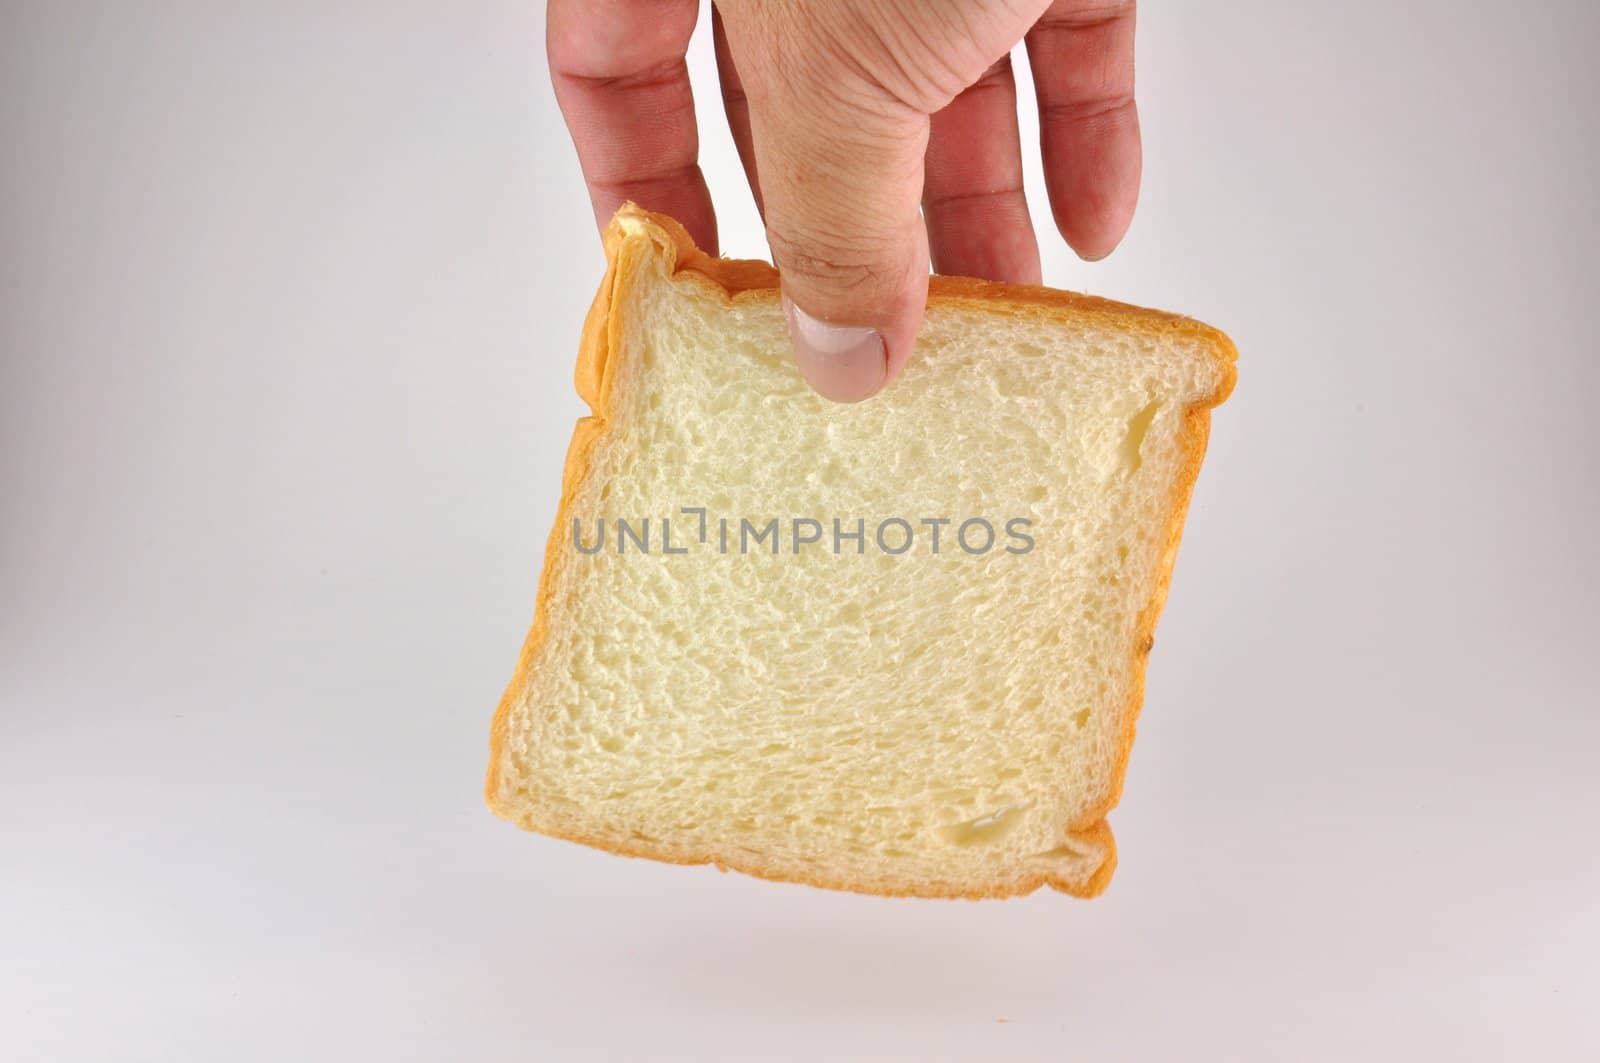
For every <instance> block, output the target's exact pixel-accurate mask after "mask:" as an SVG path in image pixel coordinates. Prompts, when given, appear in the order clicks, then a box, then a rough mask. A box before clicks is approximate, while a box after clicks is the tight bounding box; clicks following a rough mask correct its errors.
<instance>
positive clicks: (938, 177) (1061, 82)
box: [547, 0, 1140, 401]
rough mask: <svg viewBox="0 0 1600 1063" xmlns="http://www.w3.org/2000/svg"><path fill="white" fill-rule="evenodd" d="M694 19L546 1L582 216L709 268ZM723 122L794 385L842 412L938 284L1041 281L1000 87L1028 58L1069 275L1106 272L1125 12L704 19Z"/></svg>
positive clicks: (1110, 4)
mask: <svg viewBox="0 0 1600 1063" xmlns="http://www.w3.org/2000/svg"><path fill="white" fill-rule="evenodd" d="M698 13H699V2H698V0H550V3H549V11H548V18H547V47H548V49H549V55H550V69H551V75H552V78H553V80H554V82H555V89H556V97H557V100H558V101H559V103H560V105H561V110H562V113H563V114H564V115H565V116H566V120H567V127H568V129H570V130H571V132H572V139H573V142H574V143H575V144H576V146H577V149H578V158H579V162H580V164H581V165H582V167H583V173H584V178H585V180H586V181H587V182H588V186H589V198H590V200H591V202H592V204H593V206H594V212H595V218H596V220H597V221H598V222H599V224H600V225H602V226H604V225H605V223H606V222H607V221H608V220H609V219H610V217H611V215H612V213H613V212H614V211H615V210H616V208H617V207H618V206H620V205H621V204H622V203H623V202H624V201H625V200H630V199H631V200H633V201H634V202H636V203H638V204H639V205H640V206H643V207H645V208H647V209H650V210H656V211H660V212H662V213H666V214H670V215H672V216H673V217H675V218H677V219H678V220H679V221H681V222H682V223H683V224H684V225H685V227H687V228H688V230H689V233H690V234H691V235H692V236H693V237H694V239H695V241H696V242H697V243H698V244H699V245H700V246H701V247H702V248H704V249H705V250H706V251H708V252H710V253H713V254H715V253H716V251H717V228H716V216H715V214H714V212H713V210H712V206H711V197H710V194H709V193H708V192H707V189H706V183H705V178H704V177H703V176H702V174H701V172H700V167H699V164H698V162H697V159H698V154H699V140H698V132H697V130H696V126H695V115H694V101H693V97H692V94H691V90H690V85H689V76H688V67H687V66H686V64H685V62H684V55H685V52H686V50H687V48H688V44H689V37H690V34H691V33H692V32H693V30H694V25H695V19H696V17H697V15H698ZM713 18H714V19H715V24H714V26H713V30H714V33H715V38H716V51H717V65H718V68H719V72H720V76H721V82H722V95H723V103H724V108H725V110H726V112H727V116H728V124H729V126H730V127H731V128H732V131H733V138H734V142H735V144H736V145H737V146H738V149H739V157H740V159H741V160H742V161H743V163H744V169H745V174H746V176H747V177H748V178H749V181H750V187H751V190H752V191H753V192H754V193H755V197H756V205H757V207H758V208H760V210H761V214H762V219H763V221H764V222H765V223H766V227H767V239H768V242H769V244H770V246H771V248H772V256H773V262H774V264H775V265H776V266H777V267H778V271H779V275H780V277H781V278H782V281H781V283H782V287H783V302H784V312H785V314H786V315H787V317H788V320H789V329H790V334H791V336H792V337H793V339H794V345H795V356H796V359H797V361H798V362H799V365H800V370H801V372H802V373H803V374H804V375H805V378H806V379H807V380H808V381H809V382H810V383H811V385H812V387H814V388H815V389H816V390H817V391H818V392H820V393H821V394H822V395H824V396H826V397H828V398H830V399H835V400H838V401H856V400H859V399H863V398H866V397H868V396H870V395H872V394H874V393H876V392H877V391H878V390H879V389H880V388H881V387H882V386H883V385H884V383H885V382H886V381H887V380H889V379H892V378H893V377H894V376H895V375H896V374H897V373H898V372H899V371H900V369H901V368H902V367H903V366H904V365H905V362H906V359H907V358H908V357H909V356H910V354H911V349H912V346H913V344H914V342H915V339H916V335H917V330H918V327H919V326H920V325H921V322H922V314H923V309H924V305H925V303H926V301H927V291H928V266H929V259H930V254H931V258H932V265H933V268H934V269H936V270H937V271H938V272H940V273H954V274H963V275H967V276H974V277H983V278H987V279H990V280H1001V281H1013V282H1019V283H1032V284H1036V283H1038V282H1039V278H1040V273H1039V247H1038V243H1037V241H1036V239H1035V237H1034V233H1033V227H1032V223H1031V222H1030V221H1029V218H1028V209H1027V204H1026V202H1025V201H1024V198H1023V187H1022V161H1021V148H1020V142H1019V134H1018V132H1017V117H1016V83H1015V80H1014V79H1013V77H1012V72H1011V65H1010V61H1009V58H1008V56H1009V54H1010V51H1011V49H1012V48H1013V47H1014V46H1015V45H1016V44H1017V42H1018V41H1023V40H1025V41H1026V43H1027V48H1028V58H1029V62H1030V65H1031V66H1032V69H1033V79H1034V89H1035V92H1036V94H1037V96H1038V103H1039V126H1040V134H1039V135H1040V147H1041V152H1042V156H1043V161H1044V171H1045V187H1046V188H1047V190H1048V192H1049V196H1050V206H1051V210H1052V213H1053V215H1054V217H1055V222H1056V226H1057V228H1059V229H1060V231H1061V234H1062V236H1064V237H1065V238H1066V240H1067V243H1068V244H1070V245H1071V246H1072V247H1073V249H1074V250H1076V251H1077V253H1078V254H1079V255H1081V256H1082V257H1084V258H1086V259H1097V258H1101V257H1103V256H1105V255H1106V254H1108V253H1110V251H1111V250H1112V249H1113V248H1114V247H1116V245H1117V242H1118V241H1119V240H1121V238H1122V235H1123V233H1124V232H1126V231H1127V228H1128V223H1129V222H1130V221H1131V220H1132V217H1133V208H1134V203H1135V201H1136V199H1137V198H1138V188H1139V160H1140V149H1139V121H1138V114H1137V111H1136V110H1135V107H1134V101H1133V24H1134V4H1133V0H1125V2H1116V0H1106V2H1096V0H1055V2H1054V3H1051V2H1049V0H1018V2H1009V3H1008V2H1004V0H920V2H917V3H896V2H893V0H809V2H808V0H721V2H720V3H719V4H718V5H717V7H716V9H715V10H714V12H713Z"/></svg>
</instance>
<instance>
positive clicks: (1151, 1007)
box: [0, 0, 1600, 1061]
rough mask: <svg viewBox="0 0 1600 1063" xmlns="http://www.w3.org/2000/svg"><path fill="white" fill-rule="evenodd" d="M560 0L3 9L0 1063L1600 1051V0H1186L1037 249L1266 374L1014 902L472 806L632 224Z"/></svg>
mask: <svg viewBox="0 0 1600 1063" xmlns="http://www.w3.org/2000/svg"><path fill="white" fill-rule="evenodd" d="M538 8H539V5H538V4H537V3H534V2H520V3H509V2H506V3H493V2H476V3H459V4H455V3H452V4H446V3H434V4H425V3H420V2H398V0H390V2H385V3H377V2H373V3H351V4H325V3H309V2H280V3H265V2H261V3H201V2H198V0H196V2H188V3H179V2H168V3H156V2H138V3H135V2H131V0H124V2H104V3H92V2H71V0H65V2H59V3H48V2H43V0H40V2H36V3H17V2H14V0H9V2H4V3H0V182H3V184H0V345H3V346H0V350H3V361H0V371H3V378H0V536H3V538H0V1057H3V1058H5V1059H7V1060H19V1061H20V1060H35V1059H37V1060H111V1059H115V1060H121V1059H141V1060H143V1059H148V1060H163V1061H165V1060H189V1059H196V1060H200V1059H206V1060H209V1059H235V1060H246V1059H390V1060H405V1059H428V1060H435V1059H473V1058H487V1057H489V1056H490V1055H491V1054H492V1055H493V1057H494V1058H500V1059H518V1058H526V1059H530V1060H532V1059H567V1058H585V1057H607V1056H609V1057H613V1058H628V1057H632V1058H641V1057H643V1056H644V1055H646V1054H650V1055H660V1054H666V1055H686V1056H690V1057H694V1058H714V1057H718V1056H724V1055H725V1056H728V1057H732V1058H738V1057H745V1058H748V1057H750V1056H751V1055H759V1054H771V1055H774V1056H778V1057H793V1058H816V1057H818V1056H823V1055H825V1056H826V1057H828V1058H832V1057H841V1058H853V1057H858V1056H878V1057H885V1056H888V1057H902V1056H903V1057H906V1058H924V1059H926V1058H946V1057H951V1058H959V1057H970V1058H985V1059H997V1058H1037V1059H1062V1058H1070V1057H1083V1058H1134V1059H1140V1058H1151V1059H1175V1058H1182V1059H1223V1058H1227V1059H1287V1058H1294V1059H1330V1060H1335V1059H1348V1058H1351V1057H1358V1058H1369V1059H1383V1058H1412V1059H1417V1058H1451V1059H1494V1058H1519V1059H1524V1058H1539V1059H1592V1058H1596V1052H1597V1051H1600V1045H1597V1036H1596V1022H1595V1012H1594V1008H1595V999H1596V994H1597V993H1600V973H1597V972H1600V959H1597V949H1600V843H1597V834H1600V831H1597V824H1596V819H1597V815H1596V813H1597V811H1600V782H1597V775H1596V769H1595V758H1596V754H1597V752H1600V741H1597V740H1600V698H1597V696H1596V693H1595V689H1594V687H1593V685H1592V677H1593V674H1594V671H1593V662H1594V659H1595V652H1596V651H1595V641H1596V634H1597V631H1596V623H1595V619H1594V618H1595V605H1594V602H1595V597H1596V593H1597V591H1600V579H1597V565H1596V561H1595V559H1594V548H1595V542H1596V533H1595V530H1594V524H1595V521H1596V518H1597V517H1600V501H1597V495H1600V444H1597V442H1596V436H1595V431H1594V428H1593V424H1592V418H1593V413H1592V410H1593V407H1594V403H1595V398H1596V394H1597V390H1600V388H1597V385H1600V367H1597V351H1596V344H1595V341H1594V338H1593V336H1594V332H1593V325H1592V317H1593V311H1594V305H1595V298H1596V295H1597V290H1596V275H1595V269H1594V266H1593V259H1594V248H1595V247H1596V246H1597V238H1600V225H1597V210H1596V205H1595V193H1594V189H1595V184H1596V173H1595V170H1596V161H1597V155H1596V147H1597V145H1596V128H1597V122H1596V119H1597V107H1596V99H1597V88H1600V86H1597V83H1596V82H1597V75H1596V73H1595V67H1594V64H1593V60H1592V53H1593V51H1594V47H1593V46H1594V43H1595V40H1596V36H1597V34H1596V30H1597V21H1600V20H1597V17H1596V12H1595V9H1594V7H1593V6H1592V5H1591V4H1588V3H1582V2H1571V3H1545V4H1529V5H1522V6H1517V5H1504V4H1472V3H1466V4H1463V3H1458V2H1448V3H1447V2H1443V0H1438V2H1426V3H1411V4H1391V3H1380V2H1352V3H1341V4H1294V3H1252V2H1247V0H1235V2H1220V0H1218V2H1210V3H1204V4H1190V3H1177V2H1171V0H1169V2H1165V3H1160V2H1152V3H1148V4H1146V5H1145V8H1144V12H1143V17H1142V20H1141V29H1140V42H1139V60H1140V71H1139V77H1140V99H1141V112H1142V115H1143V118H1144V129H1145V145H1146V166H1145V184H1144V193H1143V199H1142V202H1141V204H1140V209H1139V214H1138V217H1137V219H1136V220H1135V223H1134V226H1133V230H1132V233H1131V235H1130V236H1129V238H1128V241H1127V243H1126V244H1125V245H1124V246H1123V248H1122V249H1121V250H1120V251H1119V252H1118V253H1117V254H1116V255H1114V256H1113V257H1112V259H1111V260H1110V261H1108V262H1106V263H1104V264H1100V265H1094V266H1090V265H1085V264H1082V263H1079V262H1077V261H1076V260H1075V259H1073V258H1071V257H1070V255H1069V254H1068V253H1067V252H1066V250H1065V249H1064V248H1063V247H1062V246H1061V245H1060V243H1059V241H1058V240H1056V239H1055V238H1054V237H1053V235H1048V234H1050V232H1051V230H1050V228H1049V214H1048V211H1047V209H1046V207H1045V200H1044V197H1043V192H1042V188H1041V187H1040V186H1039V184H1038V182H1037V181H1035V182H1034V184H1033V186H1032V188H1031V189H1030V191H1031V193H1032V201H1033V205H1034V212H1035V216H1036V218H1037V220H1038V222H1039V224H1040V230H1041V233H1042V234H1047V238H1046V239H1044V240H1043V243H1044V245H1045V247H1046V262H1045V276H1046V278H1047V280H1048V281H1049V282H1050V283H1052V284H1055V285H1058V286H1064V287H1074V288H1081V289H1088V290H1091V291H1094V292H1098V293H1102V294H1107V295H1111V296H1115V297H1121V298H1125V299H1129V300H1132V301H1137V302H1144V303H1148V304H1152V305H1157V306H1163V307H1168V308H1171V309H1178V310H1183V311H1186V312H1189V313H1192V314H1194V315H1196V316H1198V317H1201V318H1204V319H1206V320H1208V321H1211V322H1213V323H1215V324H1217V325H1219V326H1221V327H1223V328H1224V329H1226V330H1227V331H1229V332H1230V333H1231V334H1232V335H1233V336H1234V338H1235V339H1236V341H1237V342H1238V345H1239V348H1240V351H1241V352H1242V357H1241V362H1240V384H1239V389H1238V391H1237V392H1236V394H1235V396H1234V398H1233V399H1232V400H1231V401H1230V403H1229V404H1228V405H1227V406H1225V407H1224V408H1223V409H1222V410H1221V411H1219V413H1218V415H1217V417H1216V420H1215V435H1214V439H1213V446H1212V451H1211V455H1210V457H1209V459H1208V462H1207V465H1206V468H1205V471H1204V473H1203V474H1202V476H1201V480H1200V485H1199V490H1198V494H1197V496H1196V500H1195V505H1194V508H1193V511H1192V513H1191V515H1190V522H1189V530H1188V534H1187V538H1186V540H1185V543H1184V549H1183V553H1182V556H1181V558H1180V560H1179V564H1178V570H1177V575H1176V580H1175V582H1174V586H1173V594H1172V599H1171V604H1170V606H1169V608H1168V611H1167V614H1166V616H1165V619H1164V621H1163V623H1162V625H1161V628H1160V631H1159V634H1158V638H1157V649H1156V651H1155V654H1154V657H1153V660H1152V667H1151V671H1150V677H1149V679H1150V682H1149V698H1148V701H1147V703H1146V707H1145V711H1144V716H1143V718H1142V721H1141V729H1140V736H1139V742H1138V744H1137V746H1136V747H1135V751H1134V756H1133V761H1132V766H1131V772H1130V775H1129V778H1128V787H1127V793H1126V798H1125V800H1124V801H1123V804H1122V806H1121V808H1119V809H1118V810H1117V812H1116V813H1115V814H1114V815H1113V817H1112V822H1113V824H1114V826H1115V828H1116V831H1117V834H1118V837H1119V839H1120V842H1121V848H1122V856H1123V860H1122V866H1121V868H1120V870H1119V871H1118V873H1117V877H1116V880H1115V882H1114V883H1113V885H1112V888H1111V891H1110V892H1109V893H1108V894H1107V895H1106V896H1105V897H1103V898H1101V899H1100V900H1097V901H1094V902H1090V903H1084V902H1080V901H1074V900H1071V899H1069V898H1066V897H1063V896H1059V895H1056V894H1053V893H1049V892H1044V893H1040V894H1036V895H1034V896H1032V897H1029V898H1027V899H1024V900H1017V901H1010V902H1005V903H982V904H973V903H944V902H906V901H892V900H883V899H874V898H863V897H855V896H848V895H841V894H830V893H824V892H819V891H815V890H811V889H807V888H803V887H795V886H781V885H773V884H768V883H762V882H758V881H755V880H751V879H746V878H742V877H738V876H732V875H720V874H718V873H716V872H715V871H713V870H710V869H706V868H696V869H685V868H677V867H669V866H663V865H657V864H652V863H647V862H643V861H636V860H624V859H620V858H617V857H612V856H607V855H604V854H602V853H598V852H593V851H590V850H587V849H583V848H579V847H577V846H574V845H569V844H564V843H560V842H555V841H551V840H547V839H543V838H539V837H535V836H532V835H526V834H523V833H521V832H519V831H516V830H515V829H513V828H512V827H510V826H508V825H506V824H504V823H501V822H499V821H497V820H495V819H493V818H492V817H491V816H490V815H489V813H488V812H487V811H485V809H484V807H483V802H482V797H481V781H482V774H483V769H484V765H485V757H486V751H487V738H488V724H489V717H490V714H491V710H492V709H493V706H494V704H495V701H496V699H497V698H498V696H499V694H500V692H501V689H502V685H503V684H504V683H505V681H506V680H507V678H508V677H509V675H510V672H511V667H512V664H513V662H514V660H515V657H516V653H517V649H518V647H519V645H520V643H521V640H522V637H523V634H524V629H525V627H526V624H527V622H528V619H529V617H530V615H531V612H532V606H533V598H534V587H535V581H536V578H537V573H538V567H539V551H540V548H541V545H542V543H543V541H544V536H545V534H546V532H547V530H548V528H549V526H550V522H551V520H552V518H553V513H554V503H555V500H556V496H557V488H558V483H559V473H560V467H561V460H562V455H563V452H564V450H565V446H566V441H567V438H568V434H569V431H570V428H571V423H572V421H573V419H574V418H575V417H576V416H577V415H578V414H579V413H580V412H581V410H580V405H579V403H578V401H577V399H576V398H575V397H574V394H573V390H572V385H571V368H572V361H573V356H574V353H575V348H576V341H577V336H578V329H579V325H580V322H581V319H582V314H583V311H584V309H585V308H586V306H587V304H588V301H589V298H590V296H591V294H592V291H593V287H594V285H595V283H596V282H597V280H598V277H599V271H600V268H601V257H600V252H599V247H598V242H597V240H596V239H595V234H594V233H593V231H592V228H591V221H590V216H589V208H588V205H587V202H586V199H585V197H584V193H583V188H582V185H581V183H580V180H579V178H578V173H577V168H576V163H575V160H574V157H573V153H572V150H571V147H570V145H569V143H568V140H567V137H566V133H565V130H564V128H563V126H562V123H561V120H560V117H559V115H558V113H557V111H556V109H555V106H554V103H553V102H552V99H551V95H550V92H549V89H548V83H547V75H546V71H545V65H544V59H543V53H542V45H541V41H542V26H541V23H540V15H539V10H538ZM704 29H705V27H704V26H703V27H702V30H704ZM693 65H694V68H695V73H696V75H697V76H698V77H699V78H700V79H701V80H700V84H701V85H702V86H703V87H704V88H705V89H706V91H704V92H703V93H702V100H701V117H702V126H703V130H704V158H705V163H706V166H707V170H708V174H709V178H710V181H711V185H712V188H713V192H714V194H715V195H716V196H717V198H718V200H719V202H720V203H721V204H722V207H723V211H722V220H723V233H724V247H725V250H727V251H728V252H730V253H733V254H742V255H761V254H764V247H763V244H762V241H761V238H760V231H759V227H758V225H757V222H756V217H755V213H754V210H753V209H752V207H751V206H750V202H749V198H748V195H747V193H746V191H745V189H744V187H743V180H742V176H741V174H740V172H739V169H738V166H737V163H736V160H735V158H734V154H733V149H732V145H731V142H730V141H729V139H728V137H727V133H726V129H725V127H724V126H723V125H722V123H721V113H720V103H719V101H718V100H717V99H716V97H715V94H714V92H712V91H710V86H711V85H712V84H713V79H712V76H711V75H712V70H711V64H710V48H709V41H708V37H707V36H706V35H705V34H704V33H703V32H702V33H701V35H699V36H698V37H697V39H696V43H695V46H694V52H693ZM1024 112H1025V113H1024V116H1023V119H1024V123H1025V125H1026V126H1027V127H1028V128H1029V129H1030V130H1031V128H1032V125H1033V117H1032V114H1031V111H1030V110H1029V108H1028V106H1027V105H1026V104H1025V105H1024ZM1026 136H1027V137H1028V138H1029V139H1031V137H1032V133H1031V132H1028V133H1027V134H1026ZM1029 157H1030V165H1031V166H1033V167H1034V168H1035V170H1036V168H1037V151H1036V150H1035V149H1034V148H1032V147H1031V146H1030V148H1029ZM1002 1019H1005V1020H1008V1021H1006V1022H1000V1021H999V1020H1002Z"/></svg>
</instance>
